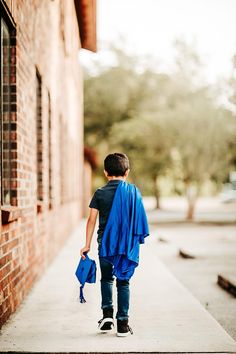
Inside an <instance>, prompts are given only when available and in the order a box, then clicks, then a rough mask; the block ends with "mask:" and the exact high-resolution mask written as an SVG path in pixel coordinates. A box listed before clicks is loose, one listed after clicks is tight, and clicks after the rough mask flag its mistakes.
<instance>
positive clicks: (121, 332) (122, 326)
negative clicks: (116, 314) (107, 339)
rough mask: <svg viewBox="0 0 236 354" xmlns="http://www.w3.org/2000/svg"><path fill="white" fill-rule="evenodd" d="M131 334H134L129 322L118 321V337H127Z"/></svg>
mask: <svg viewBox="0 0 236 354" xmlns="http://www.w3.org/2000/svg"><path fill="white" fill-rule="evenodd" d="M129 334H133V331H132V328H131V327H130V326H129V325H128V320H123V321H121V320H117V333H116V335H117V337H127V336H128V335H129Z"/></svg>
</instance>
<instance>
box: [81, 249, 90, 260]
mask: <svg viewBox="0 0 236 354" xmlns="http://www.w3.org/2000/svg"><path fill="white" fill-rule="evenodd" d="M89 251H90V248H89V247H86V246H85V247H83V248H81V250H80V255H81V257H82V259H85V258H86V256H85V255H84V253H88V252H89Z"/></svg>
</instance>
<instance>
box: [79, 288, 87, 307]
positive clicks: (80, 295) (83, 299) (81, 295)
mask: <svg viewBox="0 0 236 354" xmlns="http://www.w3.org/2000/svg"><path fill="white" fill-rule="evenodd" d="M83 287H84V286H83V285H81V287H80V292H79V298H80V302H81V304H83V303H84V302H86V300H85V298H84V293H83Z"/></svg>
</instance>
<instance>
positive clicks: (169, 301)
mask: <svg viewBox="0 0 236 354" xmlns="http://www.w3.org/2000/svg"><path fill="white" fill-rule="evenodd" d="M83 238H84V226H83V227H81V228H79V229H78V230H77V231H76V232H75V233H74V234H73V235H72V237H71V238H70V240H69V241H68V243H67V244H66V246H65V247H64V249H63V250H62V252H61V253H60V254H59V256H58V257H57V259H56V260H55V261H54V263H53V264H52V265H51V266H50V268H49V269H48V270H47V272H46V273H45V274H44V276H43V277H42V278H41V280H40V281H39V282H38V283H37V284H36V285H35V286H34V288H33V291H32V292H31V293H30V295H29V296H28V298H27V299H26V300H25V301H24V303H23V304H22V306H21V307H20V309H19V310H18V311H17V313H16V314H15V315H14V316H12V317H11V319H10V320H9V321H8V323H7V324H6V325H5V326H4V327H3V329H2V334H1V336H0V349H1V351H2V352H6V351H30V352H39V351H41V352H67V353H69V352H112V353H114V352H155V353H162V352H166V353H167V352H169V353H170V352H171V353H192V352H195V353H199V352H201V353H223V352H224V353H226V352H227V353H229V352H231V353H232V352H236V343H235V341H234V340H233V339H232V338H231V337H230V336H229V335H228V334H227V333H226V332H225V330H224V329H223V328H222V327H221V326H220V325H219V324H218V322H217V321H216V320H215V319H214V318H213V317H212V316H211V315H210V314H209V313H208V312H207V311H206V310H205V308H204V307H203V306H202V305H201V304H200V302H199V301H198V300H196V299H195V298H194V297H193V296H192V295H191V293H190V292H189V291H188V290H187V289H186V288H185V287H184V286H183V285H182V284H181V283H180V282H179V281H178V280H177V279H176V278H175V277H174V276H173V275H172V274H171V273H170V272H169V271H168V269H167V268H166V266H165V265H164V264H163V263H162V262H161V261H160V260H159V259H158V251H157V247H156V246H157V235H156V234H155V233H154V232H153V233H152V237H149V239H148V241H147V243H146V244H145V245H144V246H142V249H141V260H140V267H139V268H138V269H137V271H136V274H135V277H134V278H133V280H132V286H131V300H132V305H131V311H130V318H131V323H130V324H131V326H132V328H133V330H134V335H133V336H129V337H128V338H117V337H116V336H115V333H112V334H110V335H103V334H98V333H97V320H98V319H99V318H100V317H101V314H100V309H99V307H100V297H99V280H98V281H97V283H96V284H95V285H93V284H91V285H87V286H86V289H85V295H86V298H87V303H86V304H80V303H79V301H78V292H79V284H78V283H77V280H76V278H75V275H74V271H75V268H76V266H77V261H78V258H79V249H80V247H81V245H82V244H83V240H82V239H83ZM91 256H93V257H94V258H95V259H96V250H94V251H93V252H91ZM98 279H99V274H98Z"/></svg>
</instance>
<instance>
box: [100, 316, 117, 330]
mask: <svg viewBox="0 0 236 354" xmlns="http://www.w3.org/2000/svg"><path fill="white" fill-rule="evenodd" d="M107 322H112V327H111V329H100V328H102V326H103V325H104V324H105V323H107ZM113 328H114V320H113V318H111V317H107V318H104V319H103V320H102V322H101V323H100V324H99V327H98V330H99V332H100V333H107V332H111V331H112V330H113Z"/></svg>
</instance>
